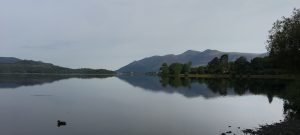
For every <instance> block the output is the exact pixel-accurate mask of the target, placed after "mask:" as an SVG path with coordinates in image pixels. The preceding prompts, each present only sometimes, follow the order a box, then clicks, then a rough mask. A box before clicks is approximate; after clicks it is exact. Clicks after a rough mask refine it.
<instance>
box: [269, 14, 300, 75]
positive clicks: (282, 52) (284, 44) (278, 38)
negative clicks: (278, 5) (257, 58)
mask: <svg viewBox="0 0 300 135" xmlns="http://www.w3.org/2000/svg"><path fill="white" fill-rule="evenodd" d="M269 33H270V34H269V39H268V41H267V42H268V45H267V49H268V51H269V53H270V58H271V59H272V61H273V62H274V63H275V64H276V66H278V67H281V68H284V69H286V70H289V71H291V72H300V9H294V11H293V14H292V16H290V17H288V18H287V17H283V18H282V19H281V20H277V21H276V22H275V23H274V24H273V27H272V29H271V30H270V31H269Z"/></svg>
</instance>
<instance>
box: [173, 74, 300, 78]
mask: <svg viewBox="0 0 300 135" xmlns="http://www.w3.org/2000/svg"><path fill="white" fill-rule="evenodd" d="M169 77H181V78H183V77H188V78H220V79H221V78H224V79H230V78H242V79H247V78H249V79H297V78H300V76H299V75H287V74H284V75H235V76H232V75H228V74H227V75H219V74H188V75H184V74H181V75H179V76H174V75H170V76H169Z"/></svg>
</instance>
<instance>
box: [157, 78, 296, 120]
mask: <svg viewBox="0 0 300 135" xmlns="http://www.w3.org/2000/svg"><path fill="white" fill-rule="evenodd" d="M160 82H161V84H162V85H163V86H164V87H167V86H168V85H169V86H171V87H174V88H179V87H191V83H200V84H206V85H207V87H208V88H209V89H210V90H211V91H212V92H213V93H218V94H220V95H223V96H225V95H227V93H228V90H229V89H233V90H234V92H235V94H238V95H244V94H246V93H252V94H257V95H266V97H267V98H268V101H269V102H270V103H272V101H273V98H274V97H275V96H276V97H279V98H282V99H284V114H285V116H286V119H295V118H300V112H299V111H300V80H296V81H291V80H276V79H190V78H188V79H187V78H162V79H161V81H160Z"/></svg>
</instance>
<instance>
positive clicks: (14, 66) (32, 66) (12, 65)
mask: <svg viewBox="0 0 300 135" xmlns="http://www.w3.org/2000/svg"><path fill="white" fill-rule="evenodd" d="M0 73H2V74H3V73H45V74H46V73H49V74H115V72H114V71H110V70H106V69H88V68H82V69H70V68H65V67H60V66H56V65H53V64H51V63H44V62H41V61H33V60H21V59H17V58H13V57H0Z"/></svg>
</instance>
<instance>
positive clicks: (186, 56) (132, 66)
mask: <svg viewBox="0 0 300 135" xmlns="http://www.w3.org/2000/svg"><path fill="white" fill-rule="evenodd" d="M223 54H228V56H229V61H234V60H236V59H237V58H239V57H241V56H244V57H246V58H247V59H248V60H251V59H253V58H255V57H264V56H267V53H242V52H222V51H218V50H212V49H207V50H204V51H196V50H187V51H185V52H183V53H181V54H177V55H175V54H167V55H162V56H159V55H155V56H151V57H146V58H143V59H141V60H137V61H133V62H131V63H129V64H128V65H125V66H123V67H121V68H120V69H118V70H117V72H143V73H144V72H157V71H158V70H159V68H160V66H161V64H162V63H167V64H171V63H176V62H179V63H187V62H189V61H191V62H192V64H193V66H200V65H206V64H207V63H208V62H209V61H211V60H212V59H213V58H214V57H220V56H222V55H223Z"/></svg>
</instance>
